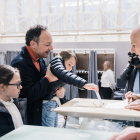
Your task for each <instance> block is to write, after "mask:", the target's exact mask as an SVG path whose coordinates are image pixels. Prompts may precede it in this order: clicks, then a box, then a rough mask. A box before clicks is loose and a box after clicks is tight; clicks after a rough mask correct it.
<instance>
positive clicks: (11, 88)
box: [0, 65, 26, 136]
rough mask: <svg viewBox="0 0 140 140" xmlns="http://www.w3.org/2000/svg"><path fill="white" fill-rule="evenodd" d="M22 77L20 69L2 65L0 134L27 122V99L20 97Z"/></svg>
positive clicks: (0, 72) (0, 71)
mask: <svg viewBox="0 0 140 140" xmlns="http://www.w3.org/2000/svg"><path fill="white" fill-rule="evenodd" d="M20 89H22V86H21V79H20V74H19V71H18V70H17V69H15V68H13V67H11V66H8V65H0V136H3V135H5V134H7V133H8V132H10V131H12V130H14V129H16V128H18V127H20V126H22V125H23V123H26V113H25V112H26V109H25V105H26V100H25V99H16V98H18V97H19V94H20Z"/></svg>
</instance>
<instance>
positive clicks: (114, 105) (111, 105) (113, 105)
mask: <svg viewBox="0 0 140 140" xmlns="http://www.w3.org/2000/svg"><path fill="white" fill-rule="evenodd" d="M126 105H128V100H124V101H120V102H117V103H108V104H107V105H106V106H105V108H108V109H122V108H124V107H125V106H126Z"/></svg>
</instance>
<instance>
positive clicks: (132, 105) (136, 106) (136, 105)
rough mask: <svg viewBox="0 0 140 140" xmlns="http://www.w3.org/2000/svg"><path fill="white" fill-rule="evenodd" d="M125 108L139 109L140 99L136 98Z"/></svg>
mask: <svg viewBox="0 0 140 140" xmlns="http://www.w3.org/2000/svg"><path fill="white" fill-rule="evenodd" d="M125 108H126V109H134V110H138V111H140V100H136V101H134V102H132V103H130V104H129V105H127V106H125Z"/></svg>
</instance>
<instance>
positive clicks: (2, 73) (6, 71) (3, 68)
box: [0, 65, 19, 85]
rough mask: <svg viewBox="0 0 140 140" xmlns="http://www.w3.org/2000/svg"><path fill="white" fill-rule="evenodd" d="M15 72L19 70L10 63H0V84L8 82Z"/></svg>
mask: <svg viewBox="0 0 140 140" xmlns="http://www.w3.org/2000/svg"><path fill="white" fill-rule="evenodd" d="M15 72H18V73H19V70H18V69H16V68H13V67H12V66H10V65H0V84H4V85H7V84H9V82H10V81H11V80H12V78H13V76H14V73H15Z"/></svg>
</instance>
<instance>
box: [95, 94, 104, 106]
mask: <svg viewBox="0 0 140 140" xmlns="http://www.w3.org/2000/svg"><path fill="white" fill-rule="evenodd" d="M95 93H96V95H97V98H98V100H99V103H100V105H101V107H103V102H102V100H101V97H100V95H99V92H95Z"/></svg>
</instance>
